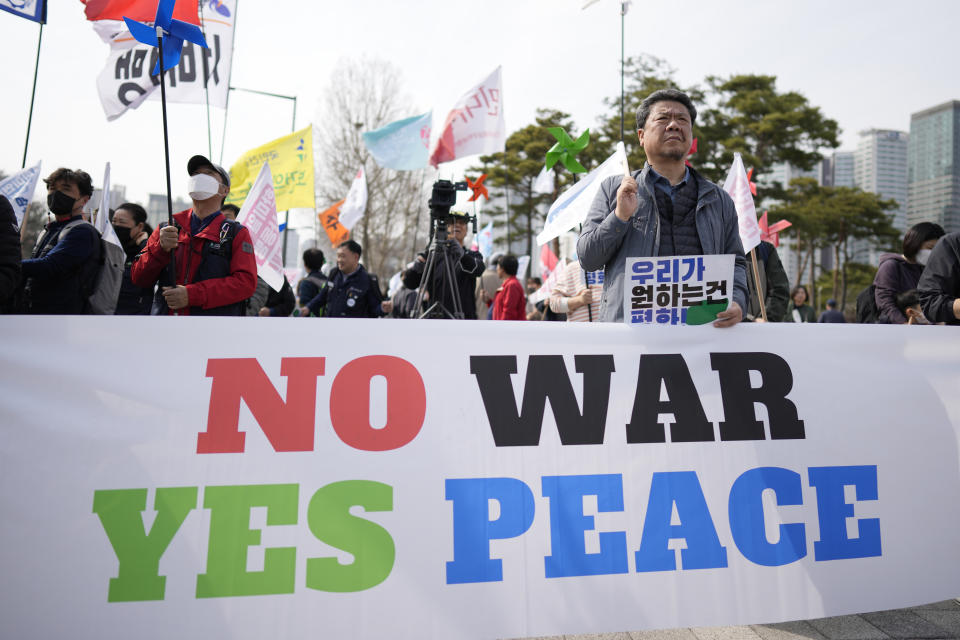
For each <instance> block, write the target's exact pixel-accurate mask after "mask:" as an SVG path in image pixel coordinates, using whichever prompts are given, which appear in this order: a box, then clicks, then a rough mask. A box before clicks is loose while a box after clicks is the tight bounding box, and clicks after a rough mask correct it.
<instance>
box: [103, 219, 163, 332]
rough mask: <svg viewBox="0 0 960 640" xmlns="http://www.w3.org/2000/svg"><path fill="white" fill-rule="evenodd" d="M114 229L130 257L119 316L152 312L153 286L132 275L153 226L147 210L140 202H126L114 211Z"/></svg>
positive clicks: (122, 285)
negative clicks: (139, 283) (140, 283)
mask: <svg viewBox="0 0 960 640" xmlns="http://www.w3.org/2000/svg"><path fill="white" fill-rule="evenodd" d="M112 222H113V230H114V231H116V232H117V238H119V240H120V244H121V245H123V250H124V252H125V253H126V255H127V259H126V261H125V262H124V264H123V282H122V283H121V285H120V295H119V297H118V298H117V309H116V311H114V315H118V316H148V315H150V308H151V307H152V306H153V287H152V286H150V287H138V286H137V285H135V284H133V280H131V279H130V269H131V267H132V266H133V262H134V260H135V259H136V257H137V256H138V255H139V254H140V252H141V251H143V250H144V248H146V246H147V239H148V238H149V237H150V234H151V233H153V228H152V227H151V226H150V225H149V224H147V212H146V211H145V210H144V208H143V207H141V206H140V205H138V204H135V203H133V202H125V203H123V204H122V205H120V206H119V207H117V210H116V211H114V213H113V221H112Z"/></svg>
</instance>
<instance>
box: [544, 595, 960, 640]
mask: <svg viewBox="0 0 960 640" xmlns="http://www.w3.org/2000/svg"><path fill="white" fill-rule="evenodd" d="M888 638H896V639H901V638H902V639H923V640H947V639H949V640H960V603H958V602H957V601H956V600H946V601H944V602H935V603H933V604H928V605H924V606H922V607H912V608H910V609H894V610H893V611H877V612H875V613H862V614H859V615H855V616H838V617H836V618H820V619H819V620H798V621H796V622H783V623H781V624H762V625H760V624H757V625H749V626H743V627H699V628H695V629H666V630H662V631H625V632H621V633H605V634H601V635H586V636H555V637H553V638H540V639H537V640H561V639H562V640H806V639H809V640H887V639H888Z"/></svg>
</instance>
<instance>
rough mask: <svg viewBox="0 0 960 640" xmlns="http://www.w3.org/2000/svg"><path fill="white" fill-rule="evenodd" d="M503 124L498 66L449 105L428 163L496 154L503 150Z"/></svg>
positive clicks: (504, 127) (504, 126)
mask: <svg viewBox="0 0 960 640" xmlns="http://www.w3.org/2000/svg"><path fill="white" fill-rule="evenodd" d="M506 143H507V126H506V124H505V123H504V120H503V91H502V82H501V78H500V67H497V68H496V69H495V70H494V72H493V73H491V74H490V75H489V76H487V78H486V79H485V80H484V81H483V82H481V83H480V84H478V85H477V86H475V87H474V88H472V89H470V91H467V92H466V93H465V94H464V95H463V96H462V97H461V98H460V100H459V101H458V102H457V104H456V105H455V106H454V107H453V109H452V110H451V111H450V113H449V114H447V120H446V122H445V123H444V125H443V128H442V129H441V132H440V138H438V139H437V142H436V145H435V146H434V147H433V152H432V153H431V154H430V164H432V165H433V166H434V167H436V166H437V165H438V164H440V163H441V162H450V161H451V160H455V159H456V158H463V157H465V156H472V155H475V154H478V153H496V152H498V151H503V150H504V149H506Z"/></svg>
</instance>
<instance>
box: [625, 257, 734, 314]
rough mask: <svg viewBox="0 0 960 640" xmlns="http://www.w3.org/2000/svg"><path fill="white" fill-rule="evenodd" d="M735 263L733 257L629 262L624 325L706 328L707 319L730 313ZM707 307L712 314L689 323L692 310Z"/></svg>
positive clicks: (667, 258)
mask: <svg viewBox="0 0 960 640" xmlns="http://www.w3.org/2000/svg"><path fill="white" fill-rule="evenodd" d="M735 260H736V257H735V256H733V255H708V256H661V257H657V258H627V263H626V264H627V266H626V271H625V272H624V273H625V274H626V277H625V278H624V282H625V283H626V284H625V285H624V291H623V321H624V322H625V323H627V324H628V325H632V326H640V325H650V324H674V325H675V324H704V322H703V321H702V319H703V318H704V317H705V316H707V315H710V313H712V314H713V315H716V310H717V309H719V310H720V311H722V310H723V309H726V307H727V305H729V304H730V301H731V300H732V299H733V269H734V262H735ZM703 305H709V307H707V308H708V309H710V313H702V312H701V313H699V314H698V315H694V316H692V317H690V318H689V321H688V313H691V312H690V309H691V308H694V307H700V308H701V309H702V308H703ZM716 305H722V307H717V306H716ZM693 313H694V314H696V313H697V312H696V311H694V312H693Z"/></svg>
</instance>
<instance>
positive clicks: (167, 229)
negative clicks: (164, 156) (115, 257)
mask: <svg viewBox="0 0 960 640" xmlns="http://www.w3.org/2000/svg"><path fill="white" fill-rule="evenodd" d="M187 174H188V175H189V176H190V179H189V180H188V181H187V191H188V193H189V194H190V198H191V199H192V200H193V208H192V209H187V210H186V211H181V212H180V213H177V214H175V215H174V216H173V219H174V222H175V225H174V226H167V225H164V226H161V228H159V229H157V230H156V231H154V232H153V233H152V234H151V235H150V239H149V240H148V241H147V246H146V248H145V249H144V250H143V251H142V252H141V253H140V254H139V255H138V257H137V259H136V260H135V262H134V264H133V267H132V268H131V276H132V280H133V284H135V285H137V286H139V287H149V286H152V285H153V284H155V283H156V284H157V285H159V289H158V291H157V293H156V295H155V296H154V305H153V311H152V313H153V314H155V315H168V314H169V315H208V316H209V315H214V316H223V315H238V316H242V315H244V314H245V312H246V300H247V298H249V297H250V296H251V295H253V292H254V290H256V288H257V262H256V259H255V258H254V255H253V240H252V239H251V237H250V232H249V231H248V230H247V229H246V227H244V226H243V225H241V224H240V223H238V222H234V221H230V220H227V219H226V217H224V215H223V213H222V212H221V207H222V206H223V201H224V199H225V198H226V197H227V194H228V193H230V176H229V174H227V172H226V171H224V170H223V168H222V167H219V166H217V165H215V164H213V163H212V162H210V161H209V160H208V159H207V158H205V157H203V156H193V157H192V158H190V161H189V162H188V163H187ZM171 253H174V255H175V259H174V263H175V266H176V274H172V273H171V270H170V269H169V268H168V267H169V265H170V255H171Z"/></svg>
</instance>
